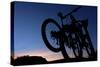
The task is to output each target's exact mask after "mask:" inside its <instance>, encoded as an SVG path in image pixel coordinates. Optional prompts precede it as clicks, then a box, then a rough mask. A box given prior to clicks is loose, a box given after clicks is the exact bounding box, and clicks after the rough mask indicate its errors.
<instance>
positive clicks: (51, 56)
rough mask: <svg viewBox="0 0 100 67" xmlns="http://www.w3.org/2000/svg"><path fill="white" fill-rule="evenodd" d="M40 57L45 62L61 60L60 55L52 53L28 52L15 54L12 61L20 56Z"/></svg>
mask: <svg viewBox="0 0 100 67" xmlns="http://www.w3.org/2000/svg"><path fill="white" fill-rule="evenodd" d="M27 55H28V56H41V57H43V58H45V59H46V60H47V61H53V60H59V59H63V56H62V54H61V53H60V52H59V53H53V52H51V51H33V52H32V51H30V52H24V53H23V52H18V53H15V56H14V59H16V58H17V57H20V56H27Z"/></svg>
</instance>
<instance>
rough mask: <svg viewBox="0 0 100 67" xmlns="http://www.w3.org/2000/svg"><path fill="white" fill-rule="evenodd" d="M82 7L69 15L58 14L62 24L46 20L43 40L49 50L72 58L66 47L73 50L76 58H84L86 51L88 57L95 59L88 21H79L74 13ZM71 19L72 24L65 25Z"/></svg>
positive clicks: (43, 28) (43, 26)
mask: <svg viewBox="0 0 100 67" xmlns="http://www.w3.org/2000/svg"><path fill="white" fill-rule="evenodd" d="M80 8H81V6H80V7H77V8H75V9H74V10H73V11H72V12H70V13H68V14H67V15H65V16H64V15H63V14H62V13H61V12H59V13H58V17H60V19H61V24H60V23H57V22H56V21H55V20H54V19H51V18H48V19H46V20H45V21H44V22H43V24H42V28H41V32H42V38H43V40H44V42H45V45H46V46H47V48H49V49H50V50H52V51H54V52H59V51H61V52H62V55H63V56H64V58H65V59H66V58H70V57H69V55H68V53H67V49H66V46H67V47H68V48H70V49H72V50H73V53H74V55H75V57H77V58H82V57H83V51H84V50H86V51H87V54H88V57H89V58H90V57H93V56H94V54H95V51H94V48H93V45H92V42H91V39H90V36H89V33H88V30H87V26H88V20H87V19H85V20H77V19H76V18H75V17H74V16H73V13H75V12H76V11H78V10H79V9H80ZM67 17H70V19H71V24H63V20H64V19H65V18H67Z"/></svg>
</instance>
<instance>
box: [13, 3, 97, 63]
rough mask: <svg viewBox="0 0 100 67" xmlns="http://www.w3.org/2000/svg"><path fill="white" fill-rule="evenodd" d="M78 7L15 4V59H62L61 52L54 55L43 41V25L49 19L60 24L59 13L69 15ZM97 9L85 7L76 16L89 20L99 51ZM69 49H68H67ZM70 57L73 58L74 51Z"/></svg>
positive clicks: (91, 34) (92, 38)
mask: <svg viewBox="0 0 100 67" xmlns="http://www.w3.org/2000/svg"><path fill="white" fill-rule="evenodd" d="M76 7H77V6H73V5H54V4H39V3H30V2H15V7H14V9H15V12H14V52H15V57H18V56H23V55H30V56H42V57H44V58H46V59H47V60H48V61H52V60H56V59H62V58H63V57H62V54H61V53H60V52H58V53H54V52H52V51H50V50H49V49H48V48H47V47H46V46H45V43H44V42H43V40H42V35H41V25H42V23H43V21H44V20H45V19H47V18H53V19H55V20H56V21H57V22H58V23H61V22H60V19H59V17H58V16H57V13H58V12H59V11H61V12H62V13H63V14H67V13H69V12H70V11H72V10H73V9H75V8H76ZM96 13H97V8H96V7H95V6H94V7H89V6H83V7H82V8H81V9H80V10H78V11H77V12H76V13H74V14H73V15H75V17H76V18H77V19H80V20H81V19H87V18H88V20H89V22H88V31H89V34H90V37H91V40H92V42H93V46H94V48H95V49H97V42H96V41H97V38H96V35H97V31H96V27H97V25H96V24H97V15H96ZM67 49H68V48H67ZM69 52H70V56H72V57H73V54H72V51H69Z"/></svg>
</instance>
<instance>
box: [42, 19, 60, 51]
mask: <svg viewBox="0 0 100 67" xmlns="http://www.w3.org/2000/svg"><path fill="white" fill-rule="evenodd" d="M60 30H61V28H60V25H59V24H58V23H57V22H56V21H55V20H53V19H46V20H45V21H44V22H43V24H42V28H41V33H42V38H43V41H44V43H45V45H46V46H47V48H49V49H50V50H52V51H54V52H59V51H60V45H57V43H53V42H54V40H53V39H51V36H50V33H51V31H56V32H57V31H60Z"/></svg>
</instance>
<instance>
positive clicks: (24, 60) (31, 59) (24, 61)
mask: <svg viewBox="0 0 100 67" xmlns="http://www.w3.org/2000/svg"><path fill="white" fill-rule="evenodd" d="M11 59H12V60H11V64H12V65H15V66H17V65H32V64H46V63H47V60H46V59H45V58H43V57H41V56H22V57H18V58H17V59H15V60H13V58H11Z"/></svg>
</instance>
